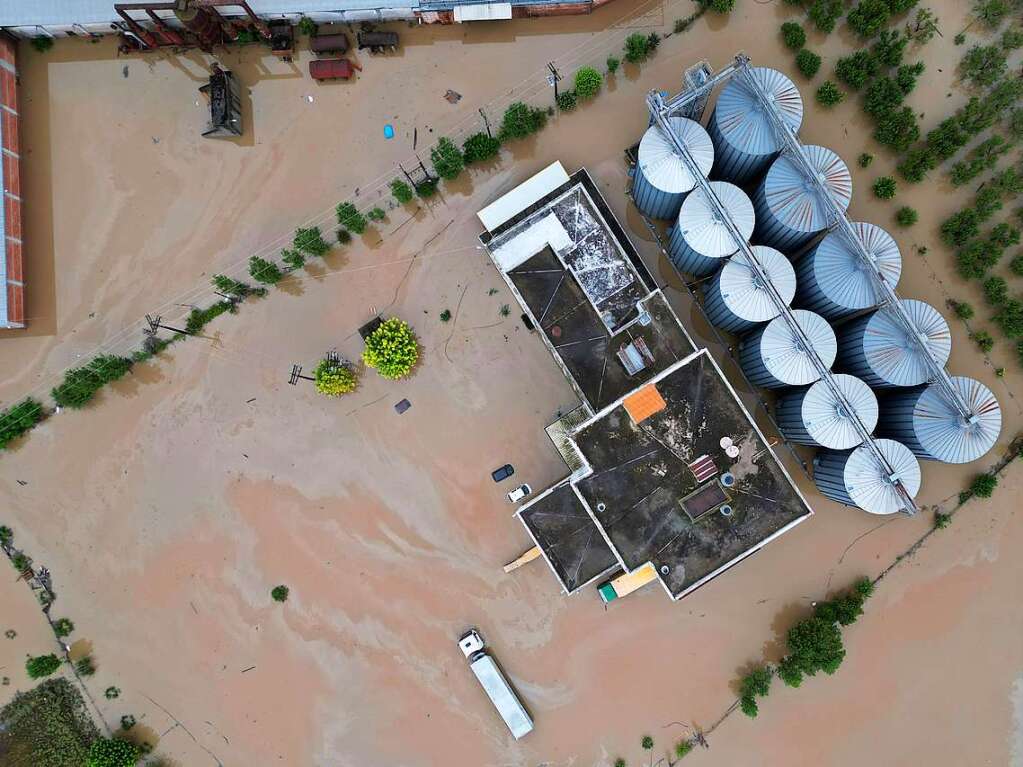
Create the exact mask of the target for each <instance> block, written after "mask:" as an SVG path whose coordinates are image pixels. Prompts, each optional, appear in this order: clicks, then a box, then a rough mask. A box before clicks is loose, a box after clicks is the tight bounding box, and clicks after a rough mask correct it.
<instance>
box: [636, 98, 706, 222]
mask: <svg viewBox="0 0 1023 767" xmlns="http://www.w3.org/2000/svg"><path fill="white" fill-rule="evenodd" d="M668 124H669V125H670V126H671V128H672V130H673V131H674V132H675V135H676V136H678V138H679V139H680V140H681V142H682V143H683V144H684V145H685V146H686V148H687V149H688V150H689V153H690V154H691V155H692V156H693V159H694V160H696V164H697V166H699V168H700V172H701V173H702V174H703V177H704V178H706V177H707V174H708V173H710V168H711V166H712V165H713V164H714V145H713V144H712V143H711V140H710V136H708V135H707V131H705V130H704V129H703V126H702V125H700V124H699V123H698V122H695V121H693V120H687V119H686V118H684V117H669V118H668ZM694 186H696V179H694V178H693V176H692V174H691V173H690V172H689V167H688V166H687V165H686V164H685V163H684V162H683V160H682V158H681V157H680V156H679V154H678V153H677V152H676V151H675V145H674V144H673V143H672V141H671V140H670V139H669V138H668V137H667V136H665V135H664V132H663V131H662V130H661V128H660V126H658V125H656V124H654V125H651V126H650V127H649V128H647V131H646V133H644V134H643V138H642V140H641V141H640V142H639V154H638V158H637V160H636V172H635V174H634V176H633V180H632V199H633V200H634V201H635V203H636V207H637V208H639V209H640V211H642V212H643V213H644V214H645V215H647V216H649V217H650V218H663V219H673V218H675V216H676V215H677V214H678V209H679V206H680V205H682V199H683V198H684V197H685V196H686V194H688V193H689V192H690V191H692V189H693V187H694Z"/></svg>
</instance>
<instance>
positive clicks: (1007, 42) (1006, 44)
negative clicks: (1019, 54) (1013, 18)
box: [1002, 24, 1023, 51]
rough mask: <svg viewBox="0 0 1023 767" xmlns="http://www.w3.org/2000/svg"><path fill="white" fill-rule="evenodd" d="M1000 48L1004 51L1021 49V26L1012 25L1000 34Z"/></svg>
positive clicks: (1022, 31)
mask: <svg viewBox="0 0 1023 767" xmlns="http://www.w3.org/2000/svg"><path fill="white" fill-rule="evenodd" d="M1002 48H1003V50H1006V51H1014V50H1016V49H1017V48H1023V26H1021V25H1020V24H1013V25H1011V26H1010V27H1009V28H1008V29H1006V30H1005V31H1004V32H1002Z"/></svg>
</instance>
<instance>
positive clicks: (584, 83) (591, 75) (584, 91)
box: [575, 67, 604, 99]
mask: <svg viewBox="0 0 1023 767" xmlns="http://www.w3.org/2000/svg"><path fill="white" fill-rule="evenodd" d="M603 84H604V78H603V77H602V76H601V74H600V72H598V71H597V70H596V69H594V68H593V67H583V68H582V69H580V70H579V71H578V72H576V73H575V92H576V95H577V96H578V97H579V98H581V99H589V98H593V97H594V96H596V95H597V94H598V93H600V87H601V86H602V85H603Z"/></svg>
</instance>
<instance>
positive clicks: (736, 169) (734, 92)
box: [707, 67, 803, 185]
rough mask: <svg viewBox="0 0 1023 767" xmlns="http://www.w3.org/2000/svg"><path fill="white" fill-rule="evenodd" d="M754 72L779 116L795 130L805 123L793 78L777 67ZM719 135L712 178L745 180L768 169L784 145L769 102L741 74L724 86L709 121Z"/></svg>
mask: <svg viewBox="0 0 1023 767" xmlns="http://www.w3.org/2000/svg"><path fill="white" fill-rule="evenodd" d="M750 77H752V78H753V79H755V80H756V81H757V83H758V84H759V86H760V89H761V90H762V91H764V92H766V94H767V99H768V101H769V102H770V103H771V104H773V106H774V107H776V109H777V113H778V116H779V117H781V119H782V120H783V121H784V122H785V123H786V124H787V125H788V126H789V127H790V128H792V130H793V131H798V130H799V126H800V125H802V123H803V98H802V96H800V95H799V89H798V88H797V87H796V86H795V85H794V84H793V83H792V81H791V80H790V79H789V78H787V77H786V76H785V75H783V74H782V73H781V72H779V71H778V70H776V69H768V68H766V67H754V68H752V69H751V70H750ZM707 128H708V130H709V131H710V136H711V138H712V139H713V140H714V147H715V153H716V156H715V162H714V169H713V171H712V174H713V177H714V178H716V179H722V180H724V181H731V182H732V183H733V184H740V185H745V184H747V183H749V182H751V181H753V180H755V179H756V178H758V177H759V176H760V175H762V174H763V172H764V171H765V170H767V166H768V165H770V163H771V160H773V159H774V158H775V157H776V156H777V154H778V152H779V151H781V148H782V146H783V144H782V141H781V139H780V137H779V136H778V135H777V134H776V132H775V128H774V123H773V121H772V119H771V117H770V115H768V114H767V113H766V111H765V108H764V104H763V103H762V102H761V100H760V99H759V98H758V97H757V95H756V93H755V92H754V91H753V90H751V88H750V85H749V84H748V83H747V82H745V81H744V80H743V79H742V78H741V77H733V78H732V79H731V80H730V81H729V83H728V84H727V85H726V86H725V87H724V88H723V89H722V90H721V95H720V96H719V97H718V101H717V105H716V106H715V107H714V114H713V115H711V118H710V121H709V122H708V124H707Z"/></svg>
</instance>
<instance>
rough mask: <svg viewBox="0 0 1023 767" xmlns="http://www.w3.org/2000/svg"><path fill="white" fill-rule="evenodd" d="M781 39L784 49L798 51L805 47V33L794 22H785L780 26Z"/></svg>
mask: <svg viewBox="0 0 1023 767" xmlns="http://www.w3.org/2000/svg"><path fill="white" fill-rule="evenodd" d="M781 39H782V42H784V43H785V47H786V48H790V49H791V50H794V51H798V50H799V49H800V48H802V47H803V46H804V45H806V32H805V31H803V27H802V26H801V25H800V24H797V23H796V22H794V21H786V22H785V23H784V24H782V25H781Z"/></svg>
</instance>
